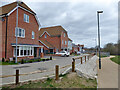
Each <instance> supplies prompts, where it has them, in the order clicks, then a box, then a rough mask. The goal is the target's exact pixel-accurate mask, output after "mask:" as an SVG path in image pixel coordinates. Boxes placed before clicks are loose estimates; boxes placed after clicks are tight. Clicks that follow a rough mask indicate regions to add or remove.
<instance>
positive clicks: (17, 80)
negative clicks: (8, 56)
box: [16, 69, 19, 85]
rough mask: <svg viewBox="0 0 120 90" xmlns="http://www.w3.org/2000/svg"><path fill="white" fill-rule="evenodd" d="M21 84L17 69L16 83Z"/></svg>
mask: <svg viewBox="0 0 120 90" xmlns="http://www.w3.org/2000/svg"><path fill="white" fill-rule="evenodd" d="M17 84H19V70H18V69H17V70H16V85H17Z"/></svg>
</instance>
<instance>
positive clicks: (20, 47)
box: [13, 46, 34, 57]
mask: <svg viewBox="0 0 120 90" xmlns="http://www.w3.org/2000/svg"><path fill="white" fill-rule="evenodd" d="M22 48H23V55H21V50H22ZM25 48H26V55H24V50H25ZM28 48H29V55H28ZM15 49H16V47H15V48H14V53H13V56H14V57H15V55H16V54H15V51H16V50H15ZM17 49H19V55H18V56H17V57H25V56H34V47H32V46H19V47H17ZM31 50H32V54H31Z"/></svg>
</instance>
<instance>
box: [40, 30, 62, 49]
mask: <svg viewBox="0 0 120 90" xmlns="http://www.w3.org/2000/svg"><path fill="white" fill-rule="evenodd" d="M45 35H47V38H45ZM40 40H44V41H45V40H47V41H48V42H50V43H51V44H52V45H53V46H54V47H55V48H58V49H59V50H60V48H61V47H60V44H61V40H60V37H51V36H49V35H48V34H47V33H46V32H45V33H44V35H43V36H42V37H40ZM44 49H46V47H45V48H44ZM47 50H48V49H47Z"/></svg>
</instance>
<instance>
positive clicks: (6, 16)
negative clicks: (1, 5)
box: [5, 15, 8, 59]
mask: <svg viewBox="0 0 120 90" xmlns="http://www.w3.org/2000/svg"><path fill="white" fill-rule="evenodd" d="M5 17H6V35H5V59H6V58H7V26H8V16H7V15H6V16H5Z"/></svg>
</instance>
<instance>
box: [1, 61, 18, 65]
mask: <svg viewBox="0 0 120 90" xmlns="http://www.w3.org/2000/svg"><path fill="white" fill-rule="evenodd" d="M17 64H18V63H14V62H1V61H0V65H17Z"/></svg>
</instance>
